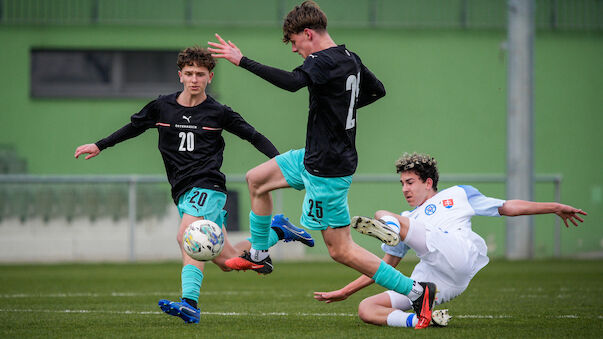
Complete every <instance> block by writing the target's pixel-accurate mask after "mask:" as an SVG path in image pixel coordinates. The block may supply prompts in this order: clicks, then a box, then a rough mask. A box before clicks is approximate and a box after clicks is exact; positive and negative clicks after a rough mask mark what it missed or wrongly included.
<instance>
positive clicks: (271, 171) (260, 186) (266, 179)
mask: <svg viewBox="0 0 603 339" xmlns="http://www.w3.org/2000/svg"><path fill="white" fill-rule="evenodd" d="M245 178H246V180H247V185H248V188H249V197H250V200H251V213H250V214H249V219H250V227H249V228H250V231H251V238H252V247H251V249H250V251H249V252H244V253H243V254H242V255H241V256H240V257H238V258H232V259H229V260H227V261H226V262H225V265H226V266H228V267H230V268H232V269H235V270H247V269H251V270H254V271H256V272H258V273H261V274H269V273H271V272H272V260H271V259H270V255H269V253H268V247H269V244H268V239H269V234H270V223H271V218H272V196H271V194H270V192H272V191H274V190H276V189H279V188H285V187H289V184H287V181H286V180H285V177H284V176H283V174H282V173H281V170H280V168H279V167H278V164H277V163H276V160H275V159H270V160H268V161H266V162H264V163H263V164H261V165H259V166H257V167H255V168H253V169H251V170H249V172H247V175H246V176H245ZM254 246H255V247H257V248H255V247H254Z"/></svg>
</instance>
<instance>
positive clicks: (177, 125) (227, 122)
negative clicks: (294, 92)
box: [96, 92, 278, 203]
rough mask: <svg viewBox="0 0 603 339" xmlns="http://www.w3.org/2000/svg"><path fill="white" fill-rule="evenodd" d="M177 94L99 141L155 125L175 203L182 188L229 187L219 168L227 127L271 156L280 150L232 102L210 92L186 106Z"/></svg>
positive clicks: (153, 104) (110, 142)
mask: <svg viewBox="0 0 603 339" xmlns="http://www.w3.org/2000/svg"><path fill="white" fill-rule="evenodd" d="M179 94H180V92H177V93H173V94H170V95H166V96H160V97H159V98H157V99H156V100H153V101H151V102H150V103H148V104H147V105H146V106H145V107H144V108H143V109H142V110H141V111H140V112H138V113H136V114H134V115H132V117H131V123H130V124H128V125H126V126H124V127H123V128H122V129H120V130H118V131H117V132H115V133H113V134H112V135H111V136H109V137H107V138H105V139H103V140H100V141H99V142H97V143H96V144H97V146H98V147H99V148H100V149H101V150H102V149H105V148H107V147H110V146H113V145H115V144H116V143H118V142H121V141H123V140H126V139H129V138H132V137H134V136H137V135H139V134H141V133H142V132H144V131H145V130H147V129H149V128H157V131H158V134H159V142H158V147H159V151H160V152H161V156H162V158H163V163H164V165H165V171H166V174H167V178H168V181H169V183H170V185H171V186H172V198H173V199H174V202H175V203H178V197H179V196H180V195H181V194H182V193H184V192H186V191H187V190H189V189H191V188H193V187H200V188H207V189H212V190H216V191H220V192H224V193H226V177H225V175H224V174H223V173H222V172H221V171H220V167H221V166H222V159H223V152H224V138H223V137H222V131H223V130H226V131H228V132H231V133H233V134H235V135H237V136H238V137H240V138H241V139H245V140H247V141H249V142H251V143H252V144H254V146H255V147H256V148H257V149H258V150H260V151H261V152H262V153H264V154H265V155H267V156H268V157H274V156H275V155H277V154H278V151H277V150H276V148H275V147H274V145H272V143H270V141H269V140H268V139H266V138H265V137H264V136H263V135H262V134H260V133H259V132H257V131H256V130H255V129H254V128H253V126H251V125H250V124H249V123H247V122H246V121H245V120H244V119H243V117H241V115H240V114H238V113H236V112H234V111H233V110H232V109H231V108H230V107H228V106H225V105H222V104H220V103H219V102H217V101H216V100H214V99H213V98H212V97H210V96H209V95H208V96H207V99H206V100H205V101H203V102H202V103H200V104H199V105H197V106H193V107H185V106H182V105H180V104H178V102H177V101H176V100H177V98H178V95H179Z"/></svg>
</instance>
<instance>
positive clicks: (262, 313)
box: [0, 309, 357, 317]
mask: <svg viewBox="0 0 603 339" xmlns="http://www.w3.org/2000/svg"><path fill="white" fill-rule="evenodd" d="M0 312H9V313H10V312H24V313H104V314H139V315H144V314H163V312H160V311H103V310H36V309H0ZM201 314H202V315H219V316H233V317H239V316H264V317H274V316H283V317H287V316H303V317H356V316H357V315H356V314H352V313H287V312H259V313H248V312H201Z"/></svg>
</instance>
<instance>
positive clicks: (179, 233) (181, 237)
mask: <svg viewBox="0 0 603 339" xmlns="http://www.w3.org/2000/svg"><path fill="white" fill-rule="evenodd" d="M182 239H184V232H178V234H177V235H176V241H177V242H178V245H181V244H182Z"/></svg>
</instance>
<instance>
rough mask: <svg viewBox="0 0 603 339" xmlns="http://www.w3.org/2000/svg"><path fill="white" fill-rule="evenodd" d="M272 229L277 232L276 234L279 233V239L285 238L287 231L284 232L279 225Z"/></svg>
mask: <svg viewBox="0 0 603 339" xmlns="http://www.w3.org/2000/svg"><path fill="white" fill-rule="evenodd" d="M272 229H273V230H274V232H276V235H278V240H283V239H284V238H285V232H283V230H282V229H280V228H278V227H272Z"/></svg>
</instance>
